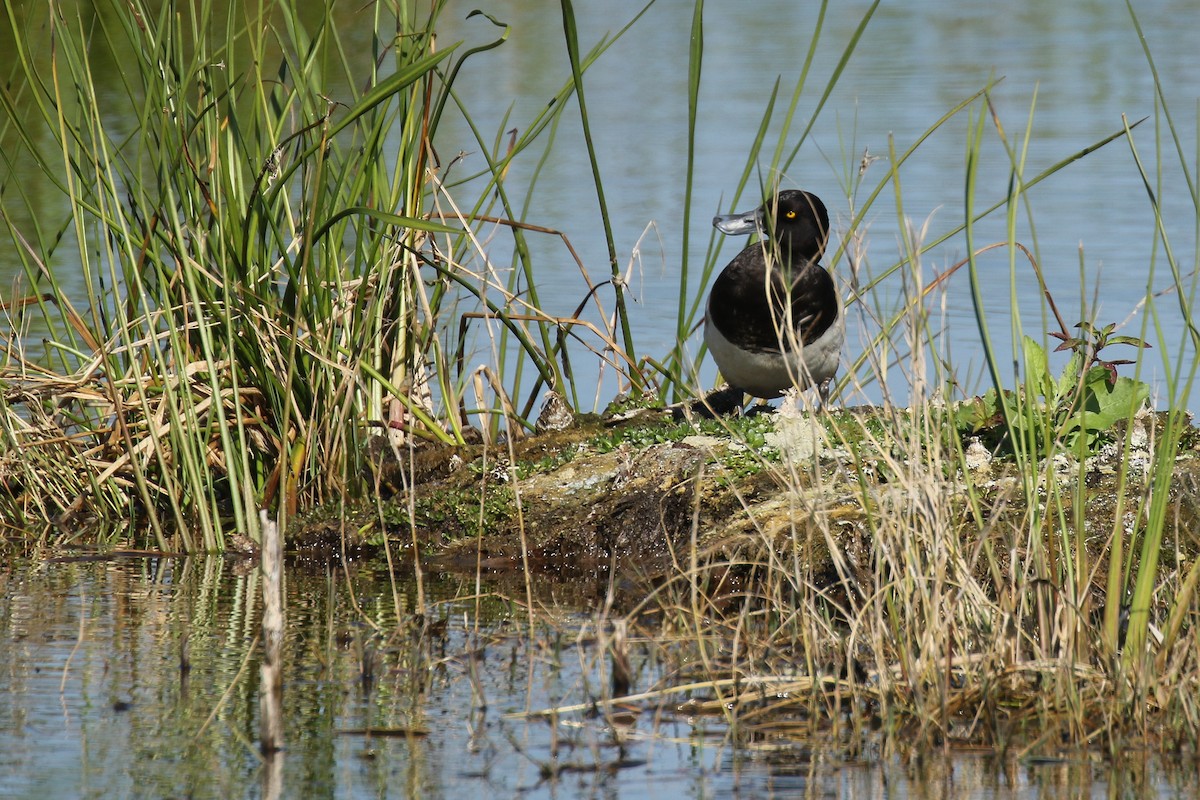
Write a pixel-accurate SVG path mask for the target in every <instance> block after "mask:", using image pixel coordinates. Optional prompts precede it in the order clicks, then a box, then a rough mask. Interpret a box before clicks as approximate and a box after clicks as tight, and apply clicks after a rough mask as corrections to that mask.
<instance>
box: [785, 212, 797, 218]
mask: <svg viewBox="0 0 1200 800" xmlns="http://www.w3.org/2000/svg"><path fill="white" fill-rule="evenodd" d="M784 216H785V217H787V218H788V219H795V218H796V212H795V211H788V212H786V213H784Z"/></svg>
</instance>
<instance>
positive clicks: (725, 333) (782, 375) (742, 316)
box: [704, 189, 846, 407]
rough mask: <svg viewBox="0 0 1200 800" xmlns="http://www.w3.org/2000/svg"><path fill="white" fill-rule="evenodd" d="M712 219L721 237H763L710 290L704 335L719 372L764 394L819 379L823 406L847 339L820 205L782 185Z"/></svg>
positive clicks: (752, 392)
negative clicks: (756, 202)
mask: <svg viewBox="0 0 1200 800" xmlns="http://www.w3.org/2000/svg"><path fill="white" fill-rule="evenodd" d="M713 226H714V227H715V228H716V229H717V230H718V231H720V232H721V233H723V234H725V235H726V236H737V235H742V234H749V233H757V234H758V235H759V237H760V238H759V241H757V242H755V243H753V244H751V245H750V246H748V247H746V248H745V249H744V250H742V251H741V252H740V253H738V254H737V255H736V256H735V257H734V258H733V260H732V261H730V262H729V264H728V265H726V267H725V268H724V269H723V270H721V273H720V275H718V276H717V279H716V281H714V282H713V286H712V289H711V291H710V292H709V295H708V305H707V307H706V311H705V316H704V342H705V344H706V345H707V346H708V351H709V353H711V354H712V357H713V360H714V361H715V362H716V364H717V368H718V369H719V370H720V371H721V375H722V376H723V377H724V379H725V380H726V381H727V382H728V383H729V385H730V386H731V387H732V388H734V389H736V390H740V391H741V392H743V393H745V394H749V395H752V396H754V397H757V398H761V399H771V398H775V397H779V396H780V395H782V394H783V393H784V392H786V391H787V390H789V389H791V388H793V387H795V388H797V389H799V390H801V391H803V390H805V389H808V388H811V387H813V386H816V387H817V392H818V395H819V396H820V400H821V406H822V407H825V405H826V403H827V401H828V399H829V391H830V386H831V385H832V383H833V378H834V376H835V375H836V374H837V369H838V365H839V362H840V360H841V352H842V345H843V344H844V342H845V339H846V322H845V316H844V309H843V305H842V301H841V298H840V296H839V295H838V291H837V286H836V285H835V284H834V281H833V276H831V275H830V274H829V272H828V271H827V270H826V269H825V267H823V266H821V256H822V255H823V254H824V252H825V245H826V243H827V241H828V239H829V212H828V211H827V210H826V208H825V204H824V203H823V202H821V199H820V198H819V197H817V196H816V195H815V194H812V193H811V192H807V191H802V190H798V189H787V190H783V191H780V192H778V193H776V194H775V195H774V196H773V197H770V198H768V199H767V201H766V202H764V203H763V204H762V205H760V206H759V207H758V208H755V209H753V210H751V211H747V212H744V213H741V214H727V215H721V216H716V217H714V218H713Z"/></svg>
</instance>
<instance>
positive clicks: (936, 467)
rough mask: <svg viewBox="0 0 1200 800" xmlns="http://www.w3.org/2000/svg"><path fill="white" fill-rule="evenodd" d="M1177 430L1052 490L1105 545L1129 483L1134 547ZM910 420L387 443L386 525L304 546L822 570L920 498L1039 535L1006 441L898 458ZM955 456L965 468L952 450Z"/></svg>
mask: <svg viewBox="0 0 1200 800" xmlns="http://www.w3.org/2000/svg"><path fill="white" fill-rule="evenodd" d="M1163 421H1164V418H1163V417H1162V415H1155V414H1151V413H1146V414H1143V415H1141V417H1139V418H1138V419H1136V420H1134V421H1133V422H1131V423H1130V424H1131V425H1133V426H1135V428H1134V430H1133V431H1132V432H1131V434H1130V435H1129V436H1128V437H1126V436H1124V435H1123V433H1124V429H1123V428H1122V429H1121V430H1117V431H1114V432H1113V436H1112V437H1111V439H1112V441H1111V442H1110V443H1109V444H1106V445H1104V446H1102V447H1101V448H1099V450H1098V451H1097V452H1096V453H1095V454H1094V455H1093V456H1092V457H1090V458H1089V459H1088V460H1087V462H1086V463H1085V464H1084V465H1083V467H1082V469H1081V468H1080V465H1079V464H1078V463H1077V462H1076V461H1075V460H1074V459H1072V458H1069V457H1066V456H1058V457H1056V458H1055V459H1052V460H1049V461H1043V462H1041V464H1040V466H1039V470H1040V471H1041V472H1042V475H1041V477H1039V478H1036V480H1040V481H1042V482H1045V481H1046V477H1047V476H1048V475H1049V474H1050V473H1051V472H1053V473H1054V475H1055V477H1057V479H1058V480H1056V481H1052V482H1051V483H1053V484H1054V485H1055V486H1056V491H1055V497H1054V502H1055V504H1056V506H1057V507H1058V508H1060V509H1062V510H1063V511H1064V512H1065V513H1067V514H1071V513H1073V512H1072V509H1073V507H1074V505H1075V504H1076V503H1077V502H1078V500H1079V499H1080V498H1082V499H1084V500H1085V502H1086V507H1085V509H1084V510H1083V515H1084V520H1085V525H1086V526H1087V527H1088V529H1089V532H1092V531H1094V532H1095V535H1092V536H1089V538H1090V539H1092V540H1095V541H1096V543H1097V547H1098V548H1099V547H1101V546H1103V544H1104V539H1105V537H1106V535H1107V534H1106V532H1109V531H1112V530H1113V525H1114V514H1115V513H1117V512H1118V509H1117V507H1116V505H1117V504H1116V502H1115V499H1116V498H1117V497H1118V496H1119V495H1120V494H1121V486H1120V482H1121V481H1122V480H1125V481H1126V489H1125V496H1126V501H1125V503H1124V506H1123V508H1121V509H1120V513H1122V514H1123V515H1124V519H1123V520H1122V527H1123V528H1124V529H1125V530H1126V532H1127V533H1128V534H1133V533H1134V532H1136V531H1137V530H1138V529H1139V528H1140V525H1141V521H1140V520H1139V518H1138V501H1139V500H1141V499H1143V498H1144V497H1145V496H1146V494H1147V492H1148V488H1147V485H1148V483H1149V477H1150V470H1151V469H1152V463H1153V460H1152V457H1151V443H1152V441H1153V440H1154V437H1155V431H1156V429H1158V428H1160V427H1161V425H1162V423H1163ZM910 425H911V421H904V420H903V419H901V418H899V417H897V416H896V415H895V414H885V413H884V412H882V411H880V410H878V409H873V408H857V409H848V410H840V411H835V412H831V413H829V414H817V415H810V414H808V413H805V412H803V411H798V410H796V409H790V410H789V409H784V410H783V411H782V412H776V411H771V412H769V413H765V414H759V415H756V416H751V417H747V418H719V419H715V420H714V419H707V420H701V419H694V420H683V419H676V418H675V417H673V416H672V415H671V414H669V413H666V412H662V411H654V410H642V411H639V412H636V413H633V414H626V415H623V416H617V415H612V416H609V417H608V418H599V417H591V418H587V419H583V420H579V421H577V422H576V424H574V425H572V426H571V427H569V428H567V429H565V430H560V431H554V432H546V433H542V434H539V435H537V436H533V437H530V438H527V439H524V440H521V441H518V442H514V443H511V444H509V443H503V444H496V445H492V446H485V445H474V446H464V447H439V446H433V445H423V446H404V447H400V448H392V447H390V446H387V445H386V444H385V442H384V441H383V440H380V441H378V442H377V443H376V445H375V447H374V449H373V453H372V464H373V465H374V466H373V469H374V472H375V475H374V477H375V484H376V486H377V487H378V490H377V491H378V493H379V498H380V500H379V502H380V506H379V507H381V508H382V509H383V513H382V519H383V525H382V529H381V526H380V517H381V514H380V513H379V511H378V508H377V507H376V506H375V504H374V503H369V504H364V506H363V507H362V508H361V509H359V510H358V511H356V512H353V513H352V514H351V515H350V517H349V518H345V517H343V516H342V514H341V513H340V512H339V513H338V515H337V519H330V518H329V517H328V516H323V515H322V514H321V513H320V512H317V513H314V514H310V515H307V516H306V517H304V518H302V519H301V520H299V521H298V524H297V525H295V526H293V528H292V531H291V537H290V538H291V542H292V544H293V546H294V547H295V548H296V549H297V550H298V551H300V552H305V551H307V552H310V553H311V552H316V551H319V550H321V549H327V548H331V547H332V548H335V549H337V550H341V548H342V545H343V542H345V543H346V544H347V545H348V546H349V547H350V548H351V549H354V548H367V549H374V548H377V547H378V546H380V544H381V543H382V537H383V536H387V537H388V538H389V540H390V544H391V545H392V546H393V547H394V548H396V549H398V550H399V549H405V548H411V547H412V546H413V543H414V542H415V543H416V544H417V546H419V547H420V548H421V549H422V551H423V553H422V557H423V561H424V563H429V564H431V565H434V566H439V565H440V566H444V567H445V568H449V569H469V570H474V569H476V568H477V567H482V568H483V569H485V570H491V571H504V570H510V569H520V568H522V565H523V564H524V563H528V564H529V566H530V567H531V568H532V569H534V570H538V571H543V570H544V571H547V572H552V573H554V574H555V575H556V576H560V577H561V576H570V575H572V574H594V573H595V572H596V571H598V570H599V571H605V570H606V569H607V568H608V567H610V566H613V567H616V568H617V570H618V571H619V572H630V573H638V574H643V575H647V574H648V575H653V574H658V573H662V572H664V571H668V570H671V569H672V567H673V566H686V565H687V564H688V563H690V562H691V561H692V559H693V557H694V555H696V554H698V555H699V556H700V557H709V556H714V555H715V556H720V555H730V556H731V555H733V554H734V553H735V552H737V551H740V550H742V549H744V548H762V547H763V546H764V545H766V546H770V545H773V544H776V543H779V544H783V543H787V542H795V541H802V542H804V543H806V545H805V552H804V555H803V557H804V558H805V560H806V562H807V564H808V566H810V567H811V568H812V569H813V572H814V574H816V575H820V574H821V573H822V572H824V571H825V570H826V569H829V570H832V568H833V567H832V564H830V563H829V561H830V559H829V546H830V544H832V545H833V547H834V548H835V550H836V551H838V552H839V553H842V554H848V560H849V562H850V563H851V564H853V563H855V562H856V561H858V560H859V559H856V558H855V557H854V555H855V554H856V553H858V554H864V553H866V552H868V551H869V547H870V541H869V537H870V536H871V530H872V525H873V524H877V520H876V521H875V522H873V521H872V519H871V515H872V514H879V513H881V510H883V511H886V510H889V509H891V510H895V509H897V508H899V507H900V506H902V505H904V504H905V503H928V502H942V503H944V504H945V507H944V508H943V509H942V510H941V512H940V513H939V514H938V515H937V519H938V520H939V521H940V522H939V524H944V525H945V526H947V527H948V528H950V529H951V530H949V531H947V533H949V534H954V535H958V536H961V537H963V538H964V539H970V540H977V539H978V538H979V537H980V536H984V535H996V536H1000V535H1003V533H1004V531H1005V530H1006V529H1007V530H1010V531H1011V530H1012V529H1013V527H1014V526H1016V527H1017V528H1022V527H1025V526H1027V525H1028V524H1029V517H1028V516H1027V514H1028V511H1029V509H1027V508H1026V507H1025V504H1024V501H1023V500H1022V497H1023V496H1024V492H1023V491H1022V481H1023V480H1028V479H1029V478H1028V477H1025V478H1023V476H1021V475H1020V474H1019V473H1018V472H1017V470H1016V466H1015V461H1014V459H1013V458H1012V457H1011V454H1009V455H1007V456H1006V455H1005V453H1004V447H1003V443H1002V442H999V441H998V439H999V437H998V436H988V435H986V432H985V433H984V435H959V434H957V433H954V434H953V435H954V436H955V438H954V439H953V440H951V441H949V442H948V443H947V442H943V444H942V446H940V447H932V446H929V444H928V441H926V443H925V444H918V445H912V449H911V451H910V452H898V449H897V442H903V441H905V439H904V434H905V433H906V431H904V430H891V428H894V427H895V426H901V427H903V426H910ZM912 430H915V429H912ZM912 430H909V431H907V432H908V433H911V432H912ZM926 433H928V431H927V432H926ZM910 438H911V437H910ZM1198 441H1200V437H1198V436H1197V435H1196V432H1195V429H1194V428H1190V429H1189V430H1188V432H1187V434H1186V435H1185V436H1184V437H1183V441H1182V445H1181V447H1180V449H1179V452H1178V453H1177V454H1176V456H1175V465H1174V470H1175V478H1174V480H1173V481H1172V485H1171V492H1172V497H1171V504H1172V508H1171V509H1170V510H1169V511H1168V519H1169V520H1170V522H1169V523H1168V524H1169V526H1170V529H1169V530H1168V531H1167V536H1168V537H1170V536H1173V535H1175V534H1180V535H1179V536H1178V537H1177V538H1178V540H1179V542H1180V543H1181V545H1182V546H1183V548H1184V549H1185V550H1188V551H1195V550H1196V549H1197V547H1196V542H1195V540H1194V537H1192V536H1191V534H1190V531H1191V530H1192V529H1193V528H1194V524H1193V523H1194V522H1195V520H1196V517H1197V513H1198V511H1200V464H1198V459H1197V457H1196V456H1197V443H1198ZM955 442H957V445H955ZM881 443H885V444H881ZM955 446H958V447H961V448H962V452H961V455H957V456H955V455H954V453H952V452H950V450H952V449H953V448H954V447H955ZM948 448H949V449H948ZM885 451H886V452H885ZM922 459H926V460H927V463H926V462H923V461H922ZM1123 462H1124V464H1126V465H1127V468H1126V469H1125V470H1122V469H1121V467H1122V463H1123ZM964 468H965V470H966V472H968V473H969V475H968V474H964ZM1123 474H1124V478H1122V475H1123ZM1080 477H1082V480H1083V484H1082V486H1079V485H1078V479H1079V478H1080ZM1065 489H1069V491H1064V490H1065ZM915 495H927V497H925V498H924V499H922V498H920V497H915ZM939 498H940V500H939ZM1047 518H1048V519H1049V517H1047ZM1055 518H1057V517H1055ZM1046 524H1051V523H1049V522H1048V523H1046ZM343 537H346V539H343ZM1168 549H1171V548H1168ZM1164 566H1167V565H1164Z"/></svg>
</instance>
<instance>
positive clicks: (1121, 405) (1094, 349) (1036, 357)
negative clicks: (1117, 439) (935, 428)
mask: <svg viewBox="0 0 1200 800" xmlns="http://www.w3.org/2000/svg"><path fill="white" fill-rule="evenodd" d="M1076 327H1077V328H1079V329H1080V331H1081V335H1080V336H1068V335H1067V334H1063V333H1058V332H1052V333H1051V334H1050V335H1051V336H1054V337H1055V338H1057V339H1059V340H1061V341H1062V344H1060V345H1059V346H1058V347H1057V348H1056V350H1055V352H1058V351H1062V350H1072V351H1073V352H1072V354H1071V358H1070V360H1069V361H1068V362H1067V365H1066V367H1065V368H1064V369H1063V371H1062V374H1060V375H1058V376H1057V377H1056V376H1055V375H1054V374H1053V373H1052V372H1051V370H1050V359H1049V356H1048V354H1047V353H1046V349H1045V348H1044V347H1042V346H1041V345H1040V344H1038V343H1037V342H1036V341H1034V340H1033V339H1031V338H1030V337H1028V336H1026V337H1024V338H1023V340H1022V349H1023V351H1024V352H1023V355H1024V361H1025V383H1024V385H1023V386H1020V387H1018V388H1017V389H1016V390H1015V391H1007V390H1005V391H997V390H996V389H995V388H992V389H989V390H988V392H987V393H986V394H985V395H984V396H983V397H982V398H980V399H977V400H975V401H968V402H967V403H965V404H963V406H962V408H961V409H960V410H959V414H958V419H959V422H960V427H965V428H966V429H968V430H970V431H972V432H977V431H980V430H982V429H985V428H988V427H992V426H995V425H998V424H1000V423H1001V422H1002V421H1003V420H1004V419H1006V418H1007V419H1008V420H1011V424H1012V426H1013V428H1014V430H1013V431H1012V433H1013V435H1015V436H1019V437H1020V438H1021V439H1022V440H1023V441H1027V442H1033V443H1034V444H1035V446H1036V447H1037V450H1038V451H1039V452H1042V453H1049V452H1050V450H1052V449H1053V448H1054V447H1055V446H1056V445H1061V446H1062V447H1065V448H1066V449H1067V450H1070V451H1075V450H1076V449H1077V448H1078V447H1080V446H1082V447H1083V449H1084V451H1085V452H1087V453H1089V454H1090V453H1094V452H1095V451H1096V449H1097V448H1098V447H1099V445H1100V444H1101V442H1102V441H1103V438H1104V435H1105V434H1106V433H1107V432H1108V431H1109V430H1111V429H1112V427H1113V425H1115V424H1116V423H1117V422H1119V421H1120V420H1123V419H1128V418H1129V417H1130V416H1131V415H1132V414H1133V413H1134V412H1135V411H1137V409H1138V408H1139V407H1141V405H1142V404H1143V403H1145V402H1146V400H1147V398H1148V397H1149V396H1150V387H1149V386H1148V385H1147V384H1146V383H1145V382H1143V381H1140V380H1136V379H1134V378H1129V377H1125V376H1118V375H1117V367H1118V366H1120V365H1124V364H1131V363H1133V362H1132V361H1129V360H1126V359H1104V358H1101V356H1100V354H1101V351H1103V350H1104V349H1105V348H1106V347H1108V346H1109V345H1113V344H1126V345H1132V346H1136V347H1141V348H1145V347H1149V345H1148V344H1146V343H1145V342H1143V341H1142V340H1141V339H1137V338H1135V337H1132V336H1113V335H1112V334H1113V331H1114V329H1115V327H1116V326H1115V325H1106V326H1105V327H1103V328H1097V327H1096V326H1094V325H1092V324H1091V323H1088V322H1081V323H1079V324H1078V325H1077V326H1076Z"/></svg>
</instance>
